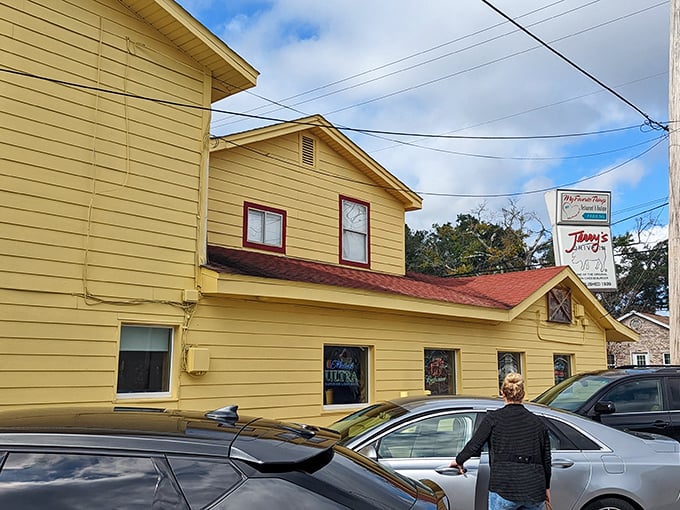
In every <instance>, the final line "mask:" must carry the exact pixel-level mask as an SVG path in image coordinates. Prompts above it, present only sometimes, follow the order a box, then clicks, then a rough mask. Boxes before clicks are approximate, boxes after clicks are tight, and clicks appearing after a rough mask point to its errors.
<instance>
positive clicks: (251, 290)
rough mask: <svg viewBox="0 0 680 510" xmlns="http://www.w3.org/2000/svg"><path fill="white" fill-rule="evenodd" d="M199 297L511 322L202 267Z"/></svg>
mask: <svg viewBox="0 0 680 510" xmlns="http://www.w3.org/2000/svg"><path fill="white" fill-rule="evenodd" d="M200 290H201V294H202V295H204V296H221V297H242V298H250V299H253V298H255V299H257V300H260V301H270V302H281V303H306V304H313V305H315V306H324V307H342V308H354V309H364V310H365V309H372V310H380V311H383V312H387V313H397V314H408V315H432V316H439V317H446V318H456V319H460V320H469V321H475V322H478V321H481V322H485V323H492V324H498V323H501V322H508V321H509V320H510V318H509V315H508V310H506V309H501V308H490V307H481V306H473V305H465V304H459V303H452V302H449V301H437V300H431V299H423V298H417V297H410V296H403V295H400V294H392V293H386V292H377V291H371V290H365V289H353V288H347V287H337V286H333V285H322V284H318V283H306V282H294V281H290V280H277V279H272V278H262V277H254V276H245V275H239V274H233V273H221V272H217V271H214V270H212V269H210V268H207V267H203V268H201V288H200Z"/></svg>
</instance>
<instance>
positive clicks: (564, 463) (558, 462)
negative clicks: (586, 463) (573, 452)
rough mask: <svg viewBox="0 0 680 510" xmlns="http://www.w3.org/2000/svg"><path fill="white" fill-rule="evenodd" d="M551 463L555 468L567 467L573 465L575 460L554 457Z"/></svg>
mask: <svg viewBox="0 0 680 510" xmlns="http://www.w3.org/2000/svg"><path fill="white" fill-rule="evenodd" d="M550 465H551V466H552V467H555V468H560V469H566V468H569V467H571V466H573V465H574V461H573V460H569V459H553V460H552V463H551V464H550Z"/></svg>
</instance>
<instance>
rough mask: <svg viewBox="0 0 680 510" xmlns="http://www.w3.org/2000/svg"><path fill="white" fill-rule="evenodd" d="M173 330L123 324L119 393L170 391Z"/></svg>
mask: <svg viewBox="0 0 680 510" xmlns="http://www.w3.org/2000/svg"><path fill="white" fill-rule="evenodd" d="M173 332H174V330H173V328H171V327H164V326H140V325H127V324H124V325H123V326H122V327H121V330H120V352H119V354H118V393H119V394H124V395H126V396H129V394H134V393H142V394H144V396H149V394H151V396H155V394H158V393H167V392H169V391H170V366H171V363H170V360H171V353H172V338H173Z"/></svg>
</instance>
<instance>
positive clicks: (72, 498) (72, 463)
mask: <svg viewBox="0 0 680 510" xmlns="http://www.w3.org/2000/svg"><path fill="white" fill-rule="evenodd" d="M158 467H159V466H157V465H156V464H155V463H154V462H153V461H152V460H151V459H150V458H146V457H111V456H99V455H75V454H70V455H69V454H41V453H11V454H10V455H9V457H8V458H7V461H6V462H5V465H4V466H3V469H2V473H0V508H3V509H4V508H8V509H9V508H20V509H22V510H34V509H35V510H45V509H46V508H49V509H50V510H92V509H93V508H96V509H100V510H108V509H111V510H113V509H120V508H125V509H132V510H134V509H144V510H147V509H149V508H176V509H186V508H187V506H186V504H185V503H184V499H183V498H182V497H181V496H180V495H179V494H178V491H177V490H176V489H175V487H174V486H173V485H172V482H171V477H170V476H168V475H169V474H168V473H163V472H162V470H161V469H159V468H158Z"/></svg>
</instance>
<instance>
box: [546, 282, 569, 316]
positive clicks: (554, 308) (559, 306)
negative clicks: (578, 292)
mask: <svg viewBox="0 0 680 510" xmlns="http://www.w3.org/2000/svg"><path fill="white" fill-rule="evenodd" d="M548 320H549V321H550V322H562V323H564V324H571V290H569V289H564V288H560V287H555V288H554V289H550V291H548Z"/></svg>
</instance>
